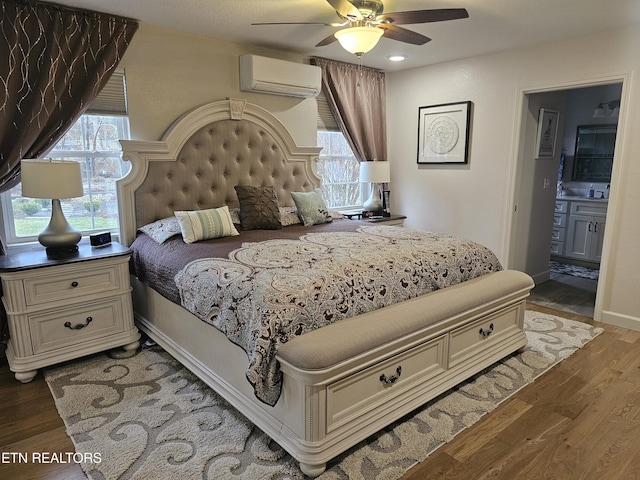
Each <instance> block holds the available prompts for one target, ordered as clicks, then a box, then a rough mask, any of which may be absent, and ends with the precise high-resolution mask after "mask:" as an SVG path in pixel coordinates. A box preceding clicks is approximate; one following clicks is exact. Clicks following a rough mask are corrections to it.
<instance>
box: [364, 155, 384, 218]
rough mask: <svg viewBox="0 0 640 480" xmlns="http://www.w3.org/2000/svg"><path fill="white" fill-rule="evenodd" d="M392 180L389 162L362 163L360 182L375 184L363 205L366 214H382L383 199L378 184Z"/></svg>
mask: <svg viewBox="0 0 640 480" xmlns="http://www.w3.org/2000/svg"><path fill="white" fill-rule="evenodd" d="M390 180H391V172H390V169H389V162H376V161H369V162H360V181H361V182H366V183H372V184H373V185H372V188H371V195H370V196H369V198H368V200H367V201H366V202H364V205H363V208H364V211H365V212H374V213H378V214H382V199H381V198H380V191H379V186H378V184H380V183H388V182H389V181H390Z"/></svg>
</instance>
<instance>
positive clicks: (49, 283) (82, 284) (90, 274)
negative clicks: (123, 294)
mask: <svg viewBox="0 0 640 480" xmlns="http://www.w3.org/2000/svg"><path fill="white" fill-rule="evenodd" d="M91 267H93V268H91ZM120 289H121V285H120V276H119V275H118V265H108V266H101V267H98V268H96V267H95V265H94V264H87V268H85V269H81V268H75V269H74V270H73V271H67V270H66V269H64V271H63V270H62V269H61V270H59V271H58V272H55V271H53V269H51V270H49V271H47V275H46V276H45V275H43V276H37V277H36V276H34V277H31V278H26V279H25V280H24V290H25V301H26V303H27V305H28V306H31V305H41V304H48V303H51V302H53V301H57V300H66V299H74V300H75V299H81V298H82V297H83V296H86V295H92V294H96V293H105V292H111V293H113V292H114V291H118V290H120Z"/></svg>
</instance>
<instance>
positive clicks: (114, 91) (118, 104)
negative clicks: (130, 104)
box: [86, 68, 127, 115]
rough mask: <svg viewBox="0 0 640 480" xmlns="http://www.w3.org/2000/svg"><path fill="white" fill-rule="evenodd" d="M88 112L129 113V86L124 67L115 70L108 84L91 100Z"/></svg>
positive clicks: (104, 113) (106, 113)
mask: <svg viewBox="0 0 640 480" xmlns="http://www.w3.org/2000/svg"><path fill="white" fill-rule="evenodd" d="M86 113H93V114H103V115H126V114H127V88H126V84H125V79H124V69H123V68H117V69H116V70H115V71H114V72H113V74H112V75H111V78H109V81H108V82H107V84H106V85H105V86H104V88H103V89H102V90H101V91H100V93H99V94H98V96H97V97H96V98H95V99H94V100H93V102H91V105H90V106H89V108H88V109H87V111H86Z"/></svg>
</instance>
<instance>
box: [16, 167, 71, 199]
mask: <svg viewBox="0 0 640 480" xmlns="http://www.w3.org/2000/svg"><path fill="white" fill-rule="evenodd" d="M20 168H21V176H22V196H23V197H29V198H48V199H56V198H57V199H60V198H74V197H81V196H83V195H84V190H83V188H82V173H81V170H80V164H79V163H78V162H71V161H63V160H40V159H33V160H22V162H21V164H20Z"/></svg>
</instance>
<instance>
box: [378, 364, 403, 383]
mask: <svg viewBox="0 0 640 480" xmlns="http://www.w3.org/2000/svg"><path fill="white" fill-rule="evenodd" d="M400 375H402V366H398V368H396V374H395V375H391V376H390V377H387V376H386V375H385V374H384V373H383V374H382V375H380V381H381V382H382V383H386V384H387V385H391V384H393V383H396V382H397V381H398V379H399V378H400Z"/></svg>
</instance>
